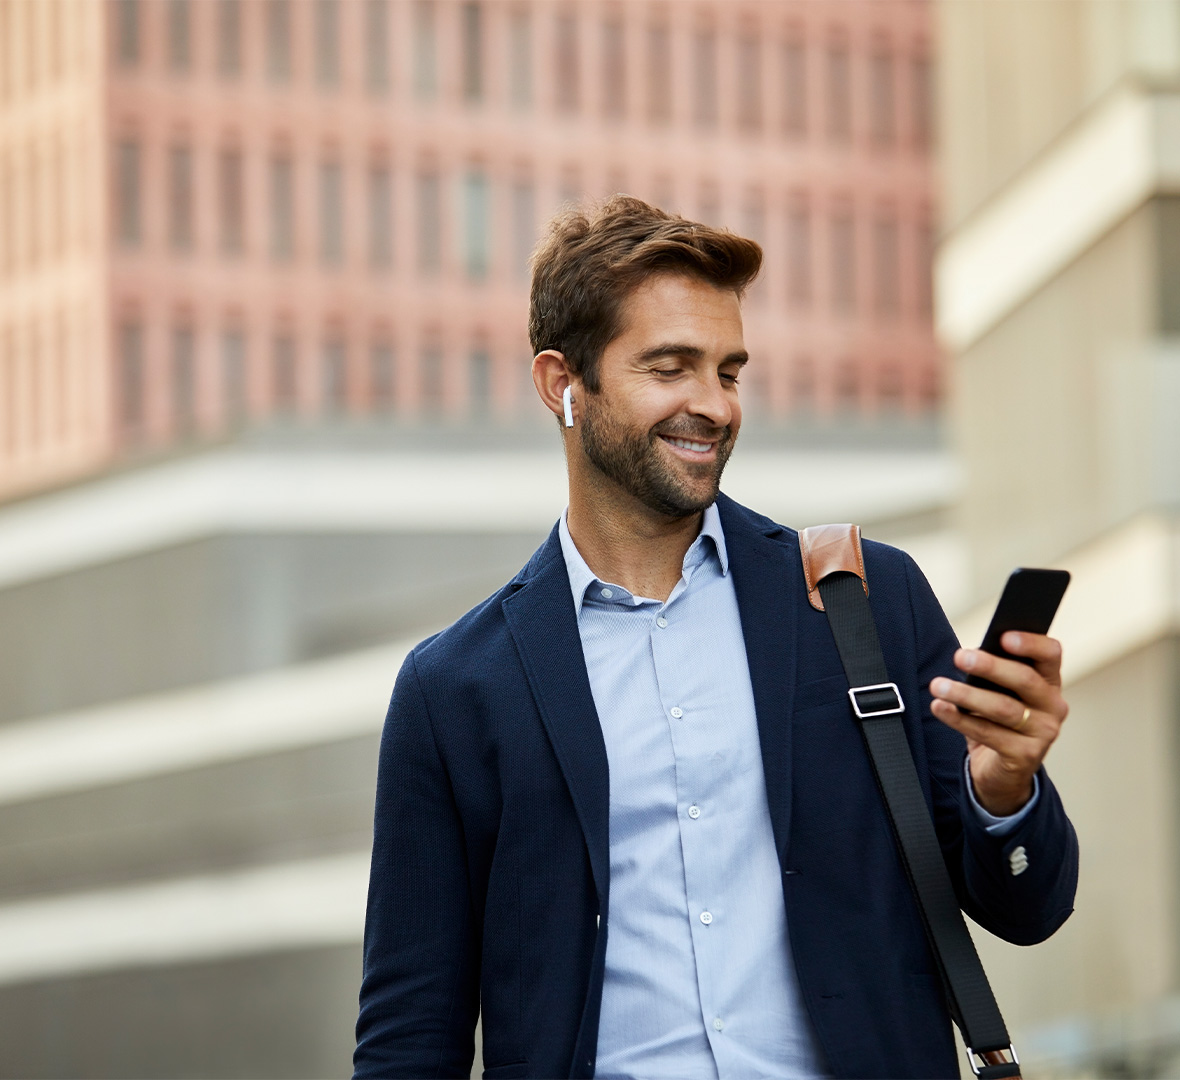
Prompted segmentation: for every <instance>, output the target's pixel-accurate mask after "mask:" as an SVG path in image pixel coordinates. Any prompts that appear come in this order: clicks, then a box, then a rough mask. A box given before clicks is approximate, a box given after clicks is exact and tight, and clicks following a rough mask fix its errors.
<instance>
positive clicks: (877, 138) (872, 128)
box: [869, 39, 896, 148]
mask: <svg viewBox="0 0 1180 1080" xmlns="http://www.w3.org/2000/svg"><path fill="white" fill-rule="evenodd" d="M895 112H896V108H895V103H894V93H893V53H892V52H891V51H890V49H889V43H888V42H887V41H885V40H883V39H881V40H878V41H876V42H874V44H873V53H872V56H871V57H870V58H869V134H870V136H871V137H872V140H873V142H874V143H875V144H876V145H877V146H878V147H881V148H885V147H889V146H892V145H893V141H894V138H895V136H896V116H895Z"/></svg>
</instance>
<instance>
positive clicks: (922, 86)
mask: <svg viewBox="0 0 1180 1080" xmlns="http://www.w3.org/2000/svg"><path fill="white" fill-rule="evenodd" d="M910 94H911V109H912V111H913V121H912V123H913V129H914V146H915V147H917V148H918V149H919V150H926V149H928V148H929V147H930V145H931V144H932V143H933V141H934V119H933V118H934V77H933V73H932V71H931V62H930V57H928V56H926V55H925V53H918V54H917V55H915V56H914V57H913V58H912V59H911V60H910Z"/></svg>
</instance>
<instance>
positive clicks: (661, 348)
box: [638, 341, 750, 365]
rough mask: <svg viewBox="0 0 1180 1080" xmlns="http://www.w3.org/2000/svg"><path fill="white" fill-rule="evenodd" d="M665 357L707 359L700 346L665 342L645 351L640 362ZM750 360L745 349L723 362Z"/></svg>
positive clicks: (729, 356)
mask: <svg viewBox="0 0 1180 1080" xmlns="http://www.w3.org/2000/svg"><path fill="white" fill-rule="evenodd" d="M663 356H684V357H687V358H689V359H691V360H703V359H705V350H704V349H702V348H701V347H700V346H698V345H682V344H678V343H677V342H675V341H669V342H665V343H664V344H662V345H654V346H652V347H651V348H650V349H644V350H643V352H641V353H640V354H639V357H638V359H640V360H659V359H660V357H663ZM749 359H750V354H749V353H748V352H746V351H745V350H744V349H743V350H742V351H741V352H735V353H730V354H729V355H728V356H727V357H725V359H724V360H722V361H721V362H722V363H723V364H738V365H741V364H745V363H746V362H747V361H748V360H749Z"/></svg>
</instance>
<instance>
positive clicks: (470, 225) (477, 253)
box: [463, 168, 491, 281]
mask: <svg viewBox="0 0 1180 1080" xmlns="http://www.w3.org/2000/svg"><path fill="white" fill-rule="evenodd" d="M490 202H491V199H490V197H489V193H488V178H487V174H486V173H485V172H484V171H483V170H482V169H478V168H476V169H471V170H469V171H468V173H467V175H466V176H465V177H464V178H463V218H464V223H465V226H466V228H465V239H464V245H463V246H464V249H465V251H464V255H465V260H464V261H465V263H466V266H467V276H468V277H469V278H472V279H473V280H476V281H479V280H481V279H483V278H485V277H487V273H488V265H489V263H490V261H491V253H490V247H491V244H490V239H489V235H488V234H489V230H490V221H491V207H490Z"/></svg>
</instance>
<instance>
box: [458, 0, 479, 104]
mask: <svg viewBox="0 0 1180 1080" xmlns="http://www.w3.org/2000/svg"><path fill="white" fill-rule="evenodd" d="M462 25H463V61H462V62H463V100H464V101H467V102H470V103H473V104H474V103H475V102H477V101H482V100H483V93H484V88H483V77H484V76H483V5H482V4H480V3H479V2H478V0H473V2H468V3H465V4H464V5H463V8H462Z"/></svg>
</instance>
